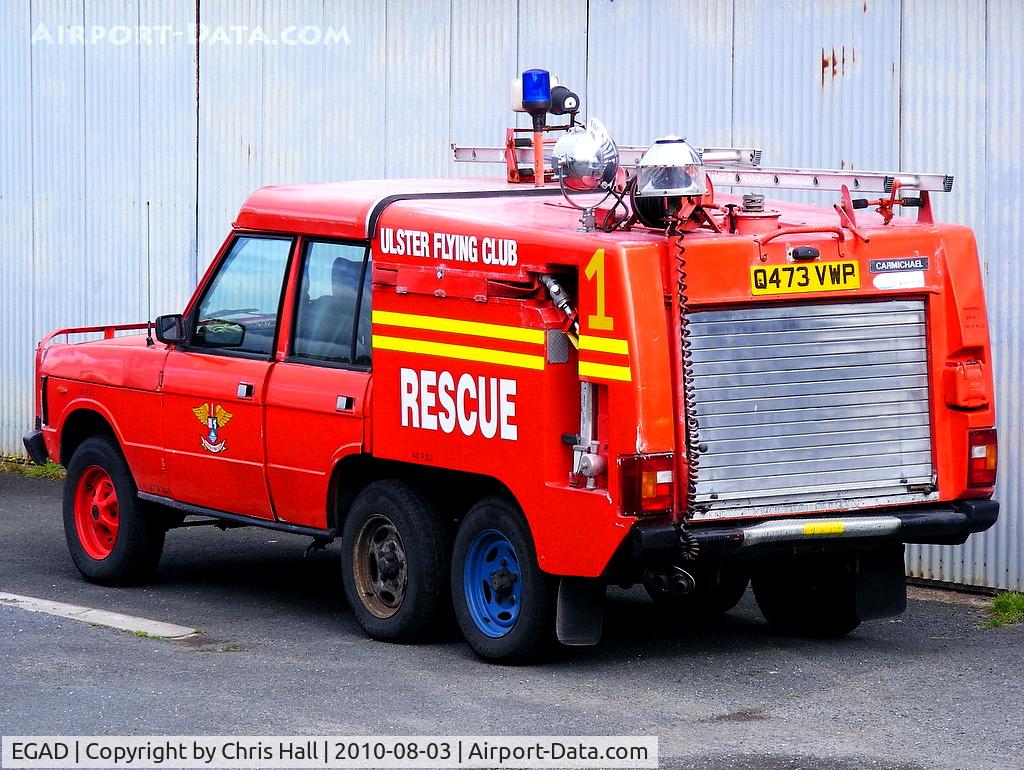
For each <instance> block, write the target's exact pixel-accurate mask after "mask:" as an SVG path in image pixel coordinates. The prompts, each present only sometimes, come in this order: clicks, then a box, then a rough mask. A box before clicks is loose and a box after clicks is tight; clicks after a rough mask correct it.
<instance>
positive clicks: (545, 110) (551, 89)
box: [512, 69, 580, 187]
mask: <svg viewBox="0 0 1024 770" xmlns="http://www.w3.org/2000/svg"><path fill="white" fill-rule="evenodd" d="M579 108H580V98H579V96H577V95H576V94H574V93H573V92H572V91H570V90H569V89H568V88H566V87H565V86H562V85H559V84H558V78H556V77H554V76H553V75H552V74H551V73H550V72H548V71H547V70H542V69H530V70H525V71H524V72H523V74H522V75H520V76H519V77H518V78H516V79H515V80H513V81H512V111H513V112H525V113H527V114H528V115H529V116H530V118H531V119H532V121H533V179H534V185H536V186H537V187H543V186H544V129H545V127H546V125H547V116H548V114H549V113H550V114H551V115H568V116H569V126H570V127H571V126H573V125H574V124H575V123H576V113H577V112H579Z"/></svg>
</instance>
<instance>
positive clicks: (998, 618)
mask: <svg viewBox="0 0 1024 770" xmlns="http://www.w3.org/2000/svg"><path fill="white" fill-rule="evenodd" d="M988 615H989V617H988V621H987V622H986V623H985V625H986V626H988V627H989V628H999V627H1000V626H1008V625H1010V624H1011V623H1020V622H1022V621H1024V594H1022V593H1017V592H1016V591H1009V592H1007V593H1005V594H999V596H997V597H996V598H995V599H993V600H992V604H991V606H990V607H989V608H988Z"/></svg>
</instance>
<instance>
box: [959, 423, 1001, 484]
mask: <svg viewBox="0 0 1024 770" xmlns="http://www.w3.org/2000/svg"><path fill="white" fill-rule="evenodd" d="M968 446H969V447H970V449H969V450H968V458H967V485H968V486H970V487H991V486H993V485H995V483H996V466H997V465H998V463H999V460H998V445H997V443H996V431H995V428H988V429H986V430H972V431H971V432H970V433H968Z"/></svg>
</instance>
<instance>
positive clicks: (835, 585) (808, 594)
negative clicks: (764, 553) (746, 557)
mask: <svg viewBox="0 0 1024 770" xmlns="http://www.w3.org/2000/svg"><path fill="white" fill-rule="evenodd" d="M751 582H752V584H753V588H754V598H755V599H756V600H757V606H758V607H759V608H760V609H761V614H762V615H764V617H765V620H767V621H768V622H769V623H770V624H771V625H773V626H775V627H776V628H777V629H779V630H780V631H784V632H786V633H791V634H796V635H798V636H807V637H814V638H819V639H826V638H837V637H841V636H846V635H847V634H849V633H850V632H851V631H853V630H854V629H855V628H857V626H859V625H860V618H859V617H858V616H857V589H856V584H855V577H854V573H853V567H852V564H851V563H850V561H849V560H848V559H842V558H835V557H832V558H830V559H810V560H806V561H801V562H798V563H796V564H791V565H785V566H782V565H773V566H772V567H769V568H767V569H764V570H761V571H759V572H758V574H756V575H755V576H754V578H753V580H752V581H751Z"/></svg>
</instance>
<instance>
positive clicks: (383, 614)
mask: <svg viewBox="0 0 1024 770" xmlns="http://www.w3.org/2000/svg"><path fill="white" fill-rule="evenodd" d="M449 542H450V541H449V539H448V538H447V537H446V535H445V527H444V526H443V522H442V520H441V517H440V515H439V514H438V512H437V511H436V509H435V508H434V507H433V506H432V505H430V504H429V503H428V502H427V501H426V500H425V499H424V498H423V497H422V496H420V495H419V494H417V493H416V491H415V490H414V489H413V488H412V487H410V486H409V485H408V484H406V483H405V482H404V481H397V480H392V481H378V482H374V483H373V484H370V485H369V486H368V487H367V488H366V489H364V490H363V491H362V492H361V493H360V494H359V496H358V497H357V498H356V500H355V502H354V503H353V504H352V508H351V510H350V511H349V513H348V516H347V517H346V519H345V526H344V528H343V531H342V556H341V568H342V582H343V583H344V586H345V595H346V597H347V599H348V603H349V606H350V607H351V608H352V612H353V614H354V615H355V618H356V621H357V622H358V623H359V625H360V626H361V627H362V629H363V630H364V631H365V632H366V633H367V634H368V635H370V636H372V637H373V638H374V639H381V640H385V641H394V642H413V641H418V640H420V639H422V638H424V637H426V636H427V635H429V633H430V632H432V631H433V630H434V629H435V627H436V626H437V625H438V623H439V621H441V620H442V619H443V618H444V617H446V615H447V612H448V610H447V586H448V567H449V558H448V553H449V547H448V543H449Z"/></svg>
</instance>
